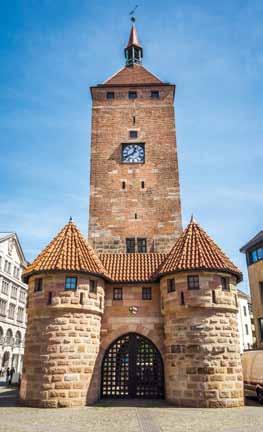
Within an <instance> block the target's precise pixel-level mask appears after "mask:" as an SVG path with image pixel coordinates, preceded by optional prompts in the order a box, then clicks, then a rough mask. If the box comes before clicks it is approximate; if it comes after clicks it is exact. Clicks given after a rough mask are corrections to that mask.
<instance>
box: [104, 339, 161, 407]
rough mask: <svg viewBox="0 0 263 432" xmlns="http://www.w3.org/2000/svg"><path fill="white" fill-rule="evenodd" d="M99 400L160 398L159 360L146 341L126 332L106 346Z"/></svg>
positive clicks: (156, 353) (152, 346)
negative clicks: (100, 398)
mask: <svg viewBox="0 0 263 432" xmlns="http://www.w3.org/2000/svg"><path fill="white" fill-rule="evenodd" d="M101 397H102V398H131V399H133V398H140V399H161V398H163V397H164V372H163V361H162V357H161V354H160V352H159V351H158V349H157V348H156V347H155V345H154V344H153V343H152V342H151V341H150V340H149V339H147V338H146V337H144V336H141V335H139V334H136V333H127V334H125V335H123V336H121V337H119V338H118V339H117V340H115V341H114V342H113V343H112V344H111V345H110V346H109V348H108V350H107V351H106V353H105V356H104V359H103V362H102V376H101Z"/></svg>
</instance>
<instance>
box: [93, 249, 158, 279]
mask: <svg viewBox="0 0 263 432" xmlns="http://www.w3.org/2000/svg"><path fill="white" fill-rule="evenodd" d="M165 256H166V255H165V254H160V253H128V254H125V253H124V254H106V253H105V254H101V255H100V256H99V257H100V260H101V262H102V264H103V266H104V267H105V269H106V270H107V272H108V274H109V276H110V278H111V280H112V281H114V282H148V281H152V280H154V279H157V278H158V268H159V267H160V265H161V263H162V262H163V261H164V259H165Z"/></svg>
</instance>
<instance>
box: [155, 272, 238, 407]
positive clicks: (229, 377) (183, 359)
mask: <svg viewBox="0 0 263 432" xmlns="http://www.w3.org/2000/svg"><path fill="white" fill-rule="evenodd" d="M166 279H167V277H166V278H164V279H163V280H162V282H161V290H162V302H163V304H162V305H163V309H162V310H163V313H164V332H165V376H166V398H167V400H169V401H171V402H172V403H174V404H175V405H178V406H186V407H187V406H188V407H211V408H215V407H235V406H242V405H243V376H242V367H241V359H240V349H239V335H238V325H237V305H236V297H235V296H236V290H235V286H234V282H235V281H234V280H232V281H231V282H232V284H231V286H230V291H229V292H222V288H221V285H220V275H211V274H210V275H209V274H200V290H193V291H189V290H188V288H187V282H186V281H187V275H186V274H179V275H177V276H175V279H176V292H172V293H169V294H168V293H167V286H166ZM213 290H215V291H216V294H214V295H212V291H213ZM181 292H183V293H184V300H185V304H184V305H182V304H181ZM213 300H214V301H213ZM215 301H216V302H215Z"/></svg>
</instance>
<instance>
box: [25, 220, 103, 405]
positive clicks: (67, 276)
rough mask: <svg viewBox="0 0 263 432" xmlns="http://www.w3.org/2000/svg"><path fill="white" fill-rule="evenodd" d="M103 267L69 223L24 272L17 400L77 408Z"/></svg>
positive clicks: (88, 365)
mask: <svg viewBox="0 0 263 432" xmlns="http://www.w3.org/2000/svg"><path fill="white" fill-rule="evenodd" d="M103 271H104V270H103V269H102V268H101V263H100V262H99V260H97V258H96V256H95V254H94V252H93V250H92V249H91V248H90V246H89V245H88V244H87V243H86V241H85V239H84V238H83V237H82V236H81V234H80V232H79V231H78V229H77V228H76V226H75V225H74V224H73V223H72V222H70V223H69V224H68V225H66V227H64V229H63V230H62V231H61V232H60V233H59V235H58V236H57V237H56V238H55V239H54V240H53V242H51V243H50V245H49V246H48V247H47V248H46V249H45V250H44V251H43V252H42V254H40V255H39V257H37V259H36V260H35V261H34V262H33V264H32V265H30V266H29V267H28V268H27V269H26V271H25V273H24V278H25V279H26V281H28V283H29V292H28V324H27V325H28V327H27V333H26V344H25V357H24V369H23V376H22V382H21V388H20V397H21V399H22V401H24V403H25V404H27V405H31V406H40V407H66V406H81V405H86V404H87V402H89V403H91V402H94V401H95V400H96V396H97V395H95V394H92V393H91V391H89V388H90V382H91V378H92V374H93V369H94V365H95V361H96V357H97V353H98V351H99V345H100V328H101V316H102V313H103V309H104V279H103V277H102V273H103Z"/></svg>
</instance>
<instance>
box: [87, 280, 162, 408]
mask: <svg viewBox="0 0 263 432" xmlns="http://www.w3.org/2000/svg"><path fill="white" fill-rule="evenodd" d="M143 286H151V287H152V300H142V287H143ZM115 287H116V288H117V287H122V288H123V299H122V300H113V289H114V288H115ZM132 307H136V308H137V311H136V312H132V311H131V310H130V308H132ZM129 332H132V333H138V334H140V335H142V336H146V337H147V338H149V339H150V340H151V341H152V342H153V343H154V344H155V346H156V347H157V348H158V350H159V351H160V353H161V356H162V357H163V355H164V344H163V340H164V332H163V317H162V315H161V310H160V285H159V283H152V284H150V283H147V284H143V283H133V284H132V283H131V284H114V285H113V284H106V287H105V309H104V315H103V318H102V324H101V346H100V351H99V355H98V357H97V361H96V365H95V368H94V378H93V379H92V383H91V392H92V393H93V394H95V393H96V394H97V399H99V398H100V385H101V365H102V361H103V357H104V355H105V352H106V350H107V348H108V347H109V345H110V344H111V343H112V342H113V341H114V340H115V339H117V338H118V337H119V336H121V335H124V334H126V333H129Z"/></svg>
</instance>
